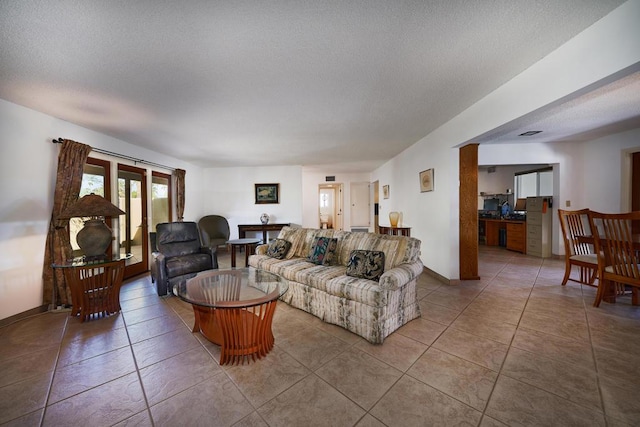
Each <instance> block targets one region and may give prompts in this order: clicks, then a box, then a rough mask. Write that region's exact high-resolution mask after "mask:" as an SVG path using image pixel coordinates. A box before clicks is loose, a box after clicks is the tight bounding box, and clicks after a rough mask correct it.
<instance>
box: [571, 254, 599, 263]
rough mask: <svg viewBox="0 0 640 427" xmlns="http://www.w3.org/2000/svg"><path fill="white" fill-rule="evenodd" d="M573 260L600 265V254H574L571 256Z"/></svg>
mask: <svg viewBox="0 0 640 427" xmlns="http://www.w3.org/2000/svg"><path fill="white" fill-rule="evenodd" d="M569 259H570V260H572V261H579V262H586V263H589V264H594V265H598V256H597V255H596V254H584V255H572V256H571V257H569Z"/></svg>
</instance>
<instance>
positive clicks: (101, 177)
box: [69, 157, 111, 253]
mask: <svg viewBox="0 0 640 427" xmlns="http://www.w3.org/2000/svg"><path fill="white" fill-rule="evenodd" d="M109 176H110V175H109V162H108V161H107V160H100V159H94V158H92V157H89V158H88V159H87V162H86V163H85V165H84V168H83V173H82V184H81V186H80V194H79V196H78V197H83V196H86V195H87V194H91V193H94V194H97V195H98V196H102V197H104V198H106V199H107V200H111V198H110V191H109V190H110V186H109V183H110V180H109ZM84 221H85V219H84V218H71V220H70V221H69V239H70V241H71V249H73V251H74V253H75V252H76V251H79V250H80V246H78V243H77V241H76V236H77V235H78V232H79V231H80V230H82V227H84ZM110 222H111V219H110V218H106V219H105V223H106V224H107V225H108V226H111V225H110Z"/></svg>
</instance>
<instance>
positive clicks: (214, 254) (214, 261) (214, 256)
mask: <svg viewBox="0 0 640 427" xmlns="http://www.w3.org/2000/svg"><path fill="white" fill-rule="evenodd" d="M200 253H203V254H207V255H209V256H210V257H211V268H213V269H214V270H215V269H216V268H218V248H217V247H213V248H211V247H208V246H207V247H205V246H202V247H201V248H200Z"/></svg>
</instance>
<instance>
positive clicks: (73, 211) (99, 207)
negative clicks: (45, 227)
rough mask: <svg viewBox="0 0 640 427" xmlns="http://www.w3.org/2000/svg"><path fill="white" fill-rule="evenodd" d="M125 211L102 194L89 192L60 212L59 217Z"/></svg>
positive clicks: (111, 215) (120, 212) (99, 214)
mask: <svg viewBox="0 0 640 427" xmlns="http://www.w3.org/2000/svg"><path fill="white" fill-rule="evenodd" d="M124 214H125V212H124V211H123V210H121V209H120V208H118V207H117V206H115V205H114V204H113V203H111V202H110V201H108V200H107V199H105V198H104V197H102V196H98V195H97V194H94V193H91V194H87V195H86V196H84V197H81V198H79V199H78V201H77V202H75V203H74V204H72V205H71V206H69V207H68V208H67V209H65V210H64V211H63V212H62V214H60V216H59V218H60V219H67V218H85V217H98V216H102V217H114V216H120V215H124Z"/></svg>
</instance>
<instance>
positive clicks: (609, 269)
mask: <svg viewBox="0 0 640 427" xmlns="http://www.w3.org/2000/svg"><path fill="white" fill-rule="evenodd" d="M631 265H633V264H631ZM637 266H638V270H640V264H637ZM604 271H606V272H607V273H611V274H616V272H615V271H613V266H611V265H608V266H606V267H605V268H604ZM630 279H633V278H630Z"/></svg>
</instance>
